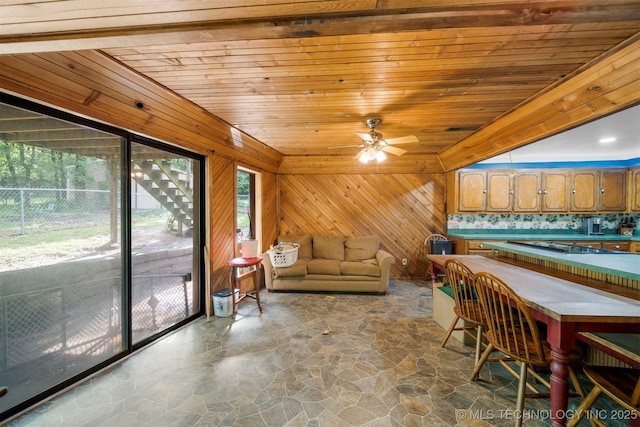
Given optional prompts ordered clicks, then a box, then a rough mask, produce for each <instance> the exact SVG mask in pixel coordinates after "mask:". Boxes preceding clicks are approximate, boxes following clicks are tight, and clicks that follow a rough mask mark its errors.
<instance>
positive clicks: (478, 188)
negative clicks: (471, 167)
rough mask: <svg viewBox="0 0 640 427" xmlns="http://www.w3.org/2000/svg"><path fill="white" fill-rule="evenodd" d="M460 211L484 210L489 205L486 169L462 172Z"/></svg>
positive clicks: (460, 176)
mask: <svg viewBox="0 0 640 427" xmlns="http://www.w3.org/2000/svg"><path fill="white" fill-rule="evenodd" d="M459 185H460V196H459V200H458V210H459V211H460V212H483V211H485V210H486V207H487V182H486V173H485V172H484V171H470V172H460V175H459Z"/></svg>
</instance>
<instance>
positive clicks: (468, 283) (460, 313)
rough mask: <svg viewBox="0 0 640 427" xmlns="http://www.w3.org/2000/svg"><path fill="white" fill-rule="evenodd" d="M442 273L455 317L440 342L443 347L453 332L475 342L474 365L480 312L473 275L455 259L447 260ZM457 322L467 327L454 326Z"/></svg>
mask: <svg viewBox="0 0 640 427" xmlns="http://www.w3.org/2000/svg"><path fill="white" fill-rule="evenodd" d="M444 272H445V275H446V278H447V283H448V284H449V286H451V291H452V293H453V300H454V303H455V306H454V307H453V311H454V313H455V314H456V317H455V318H454V319H453V321H452V322H451V326H449V330H447V334H446V335H445V337H444V339H443V340H442V344H441V346H442V347H444V346H445V345H446V344H447V341H448V340H449V338H450V337H451V334H452V333H453V331H463V332H464V333H465V334H467V335H469V336H471V337H472V338H474V339H475V340H476V356H475V357H476V363H478V360H480V345H481V343H482V327H483V324H484V321H483V319H482V310H481V308H480V303H479V302H478V298H477V295H476V292H475V290H474V275H473V273H472V272H471V270H469V268H467V266H466V265H464V264H463V263H462V262H460V261H458V260H457V259H455V258H452V259H448V260H447V261H445V263H444ZM459 320H463V321H465V322H467V325H464V326H460V327H458V326H456V325H457V324H458V321H459Z"/></svg>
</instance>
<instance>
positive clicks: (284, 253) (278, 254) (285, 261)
mask: <svg viewBox="0 0 640 427" xmlns="http://www.w3.org/2000/svg"><path fill="white" fill-rule="evenodd" d="M285 246H293V249H284V247H285ZM299 247H300V245H299V244H297V243H280V244H279V245H278V246H276V247H274V248H272V249H269V250H268V251H267V253H268V254H269V258H270V259H271V265H272V266H274V267H289V266H292V265H293V264H294V263H295V262H296V261H297V260H298V248H299Z"/></svg>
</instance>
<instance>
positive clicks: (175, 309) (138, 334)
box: [130, 143, 200, 344]
mask: <svg viewBox="0 0 640 427" xmlns="http://www.w3.org/2000/svg"><path fill="white" fill-rule="evenodd" d="M130 169H131V176H132V178H133V180H132V188H131V272H132V275H131V279H132V280H131V295H132V306H131V325H132V341H133V343H134V344H136V343H139V342H140V341H143V340H145V339H146V338H149V337H151V336H153V335H154V334H156V333H158V332H160V331H162V330H164V329H166V328H167V327H170V326H172V325H174V324H176V323H178V322H180V321H182V320H184V319H186V318H188V317H189V316H191V315H192V314H194V313H196V312H197V311H199V301H198V292H197V285H195V284H197V283H198V280H194V279H197V278H198V269H197V265H198V261H199V258H198V256H197V254H198V252H197V251H194V248H198V246H199V245H198V242H199V239H198V238H199V236H200V233H199V227H198V222H197V213H198V211H199V208H200V201H199V186H198V182H199V172H200V171H199V163H198V162H196V161H194V160H193V159H190V158H187V157H184V156H182V155H179V154H175V153H172V152H168V151H164V150H161V149H158V148H153V147H149V146H147V145H143V144H139V143H132V144H131V168H130Z"/></svg>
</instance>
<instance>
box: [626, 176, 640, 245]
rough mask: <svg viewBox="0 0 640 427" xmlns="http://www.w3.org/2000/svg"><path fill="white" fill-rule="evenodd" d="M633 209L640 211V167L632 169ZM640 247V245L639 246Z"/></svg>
mask: <svg viewBox="0 0 640 427" xmlns="http://www.w3.org/2000/svg"><path fill="white" fill-rule="evenodd" d="M629 175H630V176H631V191H630V193H631V197H629V198H630V199H631V211H632V212H640V168H635V169H631V171H630V173H629ZM638 247H639V248H640V245H639V246H638Z"/></svg>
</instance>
